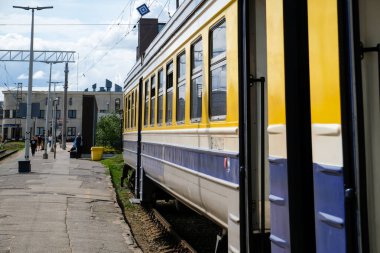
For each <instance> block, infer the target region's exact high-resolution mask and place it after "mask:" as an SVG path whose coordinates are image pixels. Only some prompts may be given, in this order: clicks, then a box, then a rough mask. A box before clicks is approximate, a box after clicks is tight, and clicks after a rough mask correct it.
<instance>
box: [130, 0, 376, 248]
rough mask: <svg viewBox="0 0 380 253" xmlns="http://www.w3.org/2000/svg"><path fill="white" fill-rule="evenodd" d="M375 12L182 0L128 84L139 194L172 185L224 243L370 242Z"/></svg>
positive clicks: (343, 6)
mask: <svg viewBox="0 0 380 253" xmlns="http://www.w3.org/2000/svg"><path fill="white" fill-rule="evenodd" d="M379 9H380V3H378V2H376V1H370V0H366V1H361V2H360V4H359V3H358V1H340V0H337V1H319V0H308V1H288V0H284V1H274V0H266V1H265V0H256V1H245V0H218V1H211V0H194V1H184V2H183V4H182V5H181V6H180V7H179V9H177V12H176V13H175V15H174V16H173V17H172V18H171V19H170V21H169V22H168V23H167V24H166V25H165V26H164V27H163V28H162V30H161V31H160V32H159V33H158V35H157V36H156V37H155V38H154V39H153V41H152V42H151V44H150V46H149V47H148V48H147V49H146V50H145V52H144V54H141V55H140V56H139V59H138V61H137V62H136V64H135V66H134V67H133V68H132V70H131V71H130V72H129V74H128V77H127V79H126V80H125V86H124V99H125V103H124V104H125V108H124V112H125V115H124V119H125V121H124V134H123V136H124V137H123V141H124V151H123V155H124V161H125V163H126V165H127V167H129V168H130V169H131V170H133V173H134V176H133V178H134V179H135V180H134V190H135V196H136V198H137V199H138V200H139V201H142V202H151V201H155V199H157V198H159V196H157V194H158V193H159V192H160V190H163V191H164V192H165V193H167V194H170V195H171V196H173V197H174V198H176V199H177V200H179V201H181V202H182V203H184V204H185V205H187V206H189V207H190V208H192V209H194V210H196V211H197V212H199V213H201V214H203V215H204V216H206V217H208V218H209V219H211V220H213V221H214V222H215V223H217V224H218V225H219V226H220V227H221V228H222V229H223V230H224V231H225V232H227V233H225V234H226V237H225V238H226V239H227V241H228V252H273V253H277V252H318V253H326V252H334V253H335V252H337V253H343V252H363V253H364V252H380V245H379V242H378V240H376V238H379V236H380V224H379V221H380V216H379V215H378V214H379V213H380V210H379V208H380V194H379V192H380V190H379V188H378V187H379V184H377V183H376V182H377V181H378V180H380V173H378V171H377V170H376V169H375V168H377V167H378V166H379V165H380V160H379V157H380V156H379V155H377V154H378V153H379V152H378V151H379V147H380V134H379V133H380V132H379V131H378V129H380V112H379V108H380V106H379V104H380V103H379V76H378V75H379V73H378V72H379V71H378V69H380V67H379V66H378V65H377V64H379V63H378V62H377V61H379V62H380V60H379V58H378V57H380V56H379V54H380V46H379V43H380V37H379V36H380V35H379V34H380V32H379V27H380V26H379V25H380V18H379V17H380V15H377V14H376V11H375V10H379ZM372 23H374V24H379V25H377V26H376V25H370V24H372ZM359 28H360V29H359ZM361 38H362V39H361ZM376 57H377V58H376ZM376 66H378V69H376ZM223 234H224V233H223ZM217 250H219V249H217Z"/></svg>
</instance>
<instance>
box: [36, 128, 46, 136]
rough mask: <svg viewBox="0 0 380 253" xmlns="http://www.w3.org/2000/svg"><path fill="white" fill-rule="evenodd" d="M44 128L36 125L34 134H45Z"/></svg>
mask: <svg viewBox="0 0 380 253" xmlns="http://www.w3.org/2000/svg"><path fill="white" fill-rule="evenodd" d="M44 129H45V128H43V127H37V129H36V135H44V134H45V131H44Z"/></svg>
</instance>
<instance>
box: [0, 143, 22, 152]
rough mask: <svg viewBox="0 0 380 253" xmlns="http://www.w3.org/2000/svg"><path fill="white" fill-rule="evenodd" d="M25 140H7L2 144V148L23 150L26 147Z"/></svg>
mask: <svg viewBox="0 0 380 253" xmlns="http://www.w3.org/2000/svg"><path fill="white" fill-rule="evenodd" d="M24 147H25V142H22V141H12V142H7V143H4V144H1V146H0V149H6V150H21V149H24Z"/></svg>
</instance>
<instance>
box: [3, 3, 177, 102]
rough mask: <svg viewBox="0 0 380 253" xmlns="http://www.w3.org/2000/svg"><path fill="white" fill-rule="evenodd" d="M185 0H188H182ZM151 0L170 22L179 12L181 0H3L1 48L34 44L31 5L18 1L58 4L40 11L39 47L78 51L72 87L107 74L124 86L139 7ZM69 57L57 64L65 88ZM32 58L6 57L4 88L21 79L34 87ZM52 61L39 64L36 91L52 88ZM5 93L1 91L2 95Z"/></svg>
mask: <svg viewBox="0 0 380 253" xmlns="http://www.w3.org/2000/svg"><path fill="white" fill-rule="evenodd" d="M181 2H183V1H181ZM144 3H145V4H146V5H147V6H148V7H149V9H150V13H148V14H147V15H145V16H144V18H158V19H159V22H162V23H166V22H167V21H168V20H169V18H170V16H172V15H173V14H174V12H175V4H176V0H33V1H27V0H0V50H29V49H30V32H31V17H32V12H31V10H29V11H26V10H23V9H15V8H13V7H12V6H14V5H15V6H30V7H36V6H53V7H54V8H53V9H45V10H40V11H35V15H34V24H35V25H34V50H47V51H48V50H58V51H75V52H76V54H75V60H76V62H75V63H69V90H71V91H83V90H84V89H86V88H88V89H89V90H92V87H91V86H92V85H93V84H94V83H97V87H98V88H97V90H98V89H99V87H104V86H105V79H108V80H111V81H112V82H113V84H115V83H116V84H119V85H120V86H123V82H124V80H125V78H126V76H127V74H128V72H129V70H130V69H131V68H132V66H133V65H134V64H135V62H136V47H137V28H133V27H134V25H135V24H136V23H137V22H138V20H139V19H140V17H141V16H140V14H139V13H138V11H137V10H136V8H137V7H138V6H140V5H142V4H144ZM64 68H65V64H64V63H59V64H54V65H53V66H52V81H54V82H62V83H58V84H57V86H56V90H63V82H64ZM28 73H29V63H28V62H6V61H0V91H4V90H13V91H15V90H16V87H17V86H16V83H20V82H21V83H23V86H22V89H23V91H27V87H28ZM48 81H49V64H46V63H37V62H35V63H34V65H33V91H34V90H36V91H37V90H38V91H42V90H47V89H48ZM112 90H114V87H112ZM3 98H4V96H3V93H2V92H1V93H0V101H2V100H3Z"/></svg>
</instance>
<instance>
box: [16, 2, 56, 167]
mask: <svg viewBox="0 0 380 253" xmlns="http://www.w3.org/2000/svg"><path fill="white" fill-rule="evenodd" d="M13 8H18V9H23V10H27V11H28V10H32V27H31V35H30V52H29V80H28V96H27V108H26V127H25V157H24V158H25V161H20V162H19V167H18V171H19V172H22V173H25V172H30V160H29V147H30V145H29V144H30V139H31V132H30V131H31V130H30V128H31V121H32V86H33V60H34V55H33V36H34V10H43V9H51V8H53V6H47V7H23V6H13Z"/></svg>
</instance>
